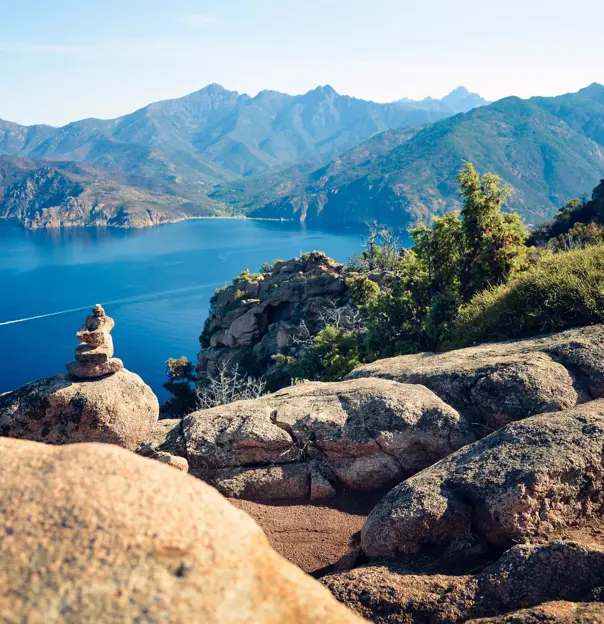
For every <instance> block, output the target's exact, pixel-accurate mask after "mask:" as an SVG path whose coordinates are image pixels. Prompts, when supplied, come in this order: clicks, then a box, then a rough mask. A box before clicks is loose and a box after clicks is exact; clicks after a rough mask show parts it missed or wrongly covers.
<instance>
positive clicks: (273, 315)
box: [197, 251, 349, 375]
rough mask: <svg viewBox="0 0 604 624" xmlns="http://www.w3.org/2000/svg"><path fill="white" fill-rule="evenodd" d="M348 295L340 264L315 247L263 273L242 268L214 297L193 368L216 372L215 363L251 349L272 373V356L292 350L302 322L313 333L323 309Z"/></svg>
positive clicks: (339, 303)
mask: <svg viewBox="0 0 604 624" xmlns="http://www.w3.org/2000/svg"><path fill="white" fill-rule="evenodd" d="M348 300H349V293H348V290H347V287H346V283H345V269H344V266H343V265H342V264H338V263H337V262H335V261H334V260H332V259H331V258H329V257H327V256H326V255H325V254H324V253H321V252H318V251H313V252H312V253H308V254H304V255H303V256H302V257H301V258H294V259H292V260H289V261H287V262H285V261H281V260H279V261H275V263H274V265H273V266H272V267H271V268H270V271H267V272H265V273H264V274H253V273H249V271H245V272H244V273H242V274H241V275H240V276H239V277H237V278H235V279H234V280H233V284H232V285H231V286H228V287H226V288H224V289H221V290H219V291H216V294H215V295H214V297H213V298H212V302H211V305H212V309H211V312H210V316H209V317H208V319H207V321H206V323H205V327H204V330H203V334H202V336H201V343H202V346H203V349H202V351H201V352H200V354H199V358H198V365H197V369H198V371H199V372H201V373H202V374H203V373H205V372H209V373H214V372H216V369H217V365H218V364H219V363H221V362H225V363H228V362H231V361H237V360H238V359H239V358H240V357H241V356H243V355H247V357H248V359H249V355H250V354H251V355H252V356H253V358H254V360H255V362H256V365H257V366H258V368H259V369H260V370H262V371H263V374H265V375H266V374H267V373H268V374H270V371H271V369H272V368H273V366H274V362H273V360H272V359H271V358H272V356H273V355H275V354H277V353H281V352H282V351H284V350H287V351H290V352H293V351H295V350H296V343H295V341H294V336H295V335H296V334H297V333H298V332H299V330H300V323H301V322H302V321H303V322H304V327H305V328H306V330H307V331H308V335H313V334H315V333H316V332H317V331H318V330H319V328H320V327H322V326H323V323H322V321H321V314H322V313H323V312H324V311H325V310H326V309H332V308H339V307H341V306H344V305H346V303H347V302H348Z"/></svg>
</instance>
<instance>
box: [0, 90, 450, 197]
mask: <svg viewBox="0 0 604 624" xmlns="http://www.w3.org/2000/svg"><path fill="white" fill-rule="evenodd" d="M434 102H440V101H438V100H435V101H431V103H430V105H428V104H426V105H422V104H421V103H417V102H416V103H413V104H406V103H396V102H395V103H390V104H378V103H375V102H369V101H364V100H359V99H356V98H352V97H348V96H343V95H339V94H338V93H336V92H335V91H334V90H333V89H332V88H331V87H329V86H326V87H318V88H317V89H314V90H312V91H310V92H308V93H306V94H304V95H300V96H291V95H286V94H283V93H278V92H275V91H262V92H261V93H259V94H258V95H257V96H255V97H253V98H252V97H249V96H248V95H240V94H239V93H237V92H234V91H227V90H226V89H224V88H222V87H221V86H219V85H210V86H208V87H206V88H204V89H202V90H200V91H198V92H196V93H192V94H191V95H188V96H186V97H183V98H180V99H176V100H167V101H164V102H157V103H155V104H151V105H149V106H147V107H145V108H143V109H140V110H138V111H136V112H134V113H132V114H130V115H125V116H124V117H119V118H117V119H112V120H101V119H84V120H82V121H78V122H74V123H71V124H69V125H67V126H64V127H62V128H52V127H50V126H32V127H24V126H20V125H18V124H14V123H11V122H4V121H0V154H6V155H12V156H24V157H28V158H33V159H37V160H47V161H65V160H68V161H75V162H80V163H85V164H87V165H90V166H93V167H96V168H100V169H107V170H111V171H119V172H122V173H125V174H126V175H127V178H126V181H127V182H128V183H129V184H136V185H138V186H145V187H148V188H150V189H153V190H155V191H161V192H169V193H177V194H181V195H185V196H188V197H190V196H192V195H195V194H199V193H206V192H208V190H209V188H210V186H211V185H214V184H215V183H217V182H225V181H226V182H228V181H232V180H236V179H238V178H240V177H245V176H252V175H257V174H262V173H267V172H271V171H276V170H280V169H285V168H287V167H289V166H292V165H296V164H299V163H302V162H314V163H315V166H319V165H320V164H325V163H327V162H329V161H330V160H332V159H333V158H335V157H336V156H337V155H338V154H340V153H342V152H345V151H346V150H349V149H351V148H352V147H354V146H355V145H357V144H358V143H360V142H362V141H364V140H366V139H368V138H370V137H372V136H375V135H376V134H379V133H380V132H383V131H385V130H388V129H391V128H399V127H403V126H413V125H418V124H425V123H429V122H432V121H437V120H439V119H443V118H444V117H447V116H449V115H451V114H453V110H454V109H453V108H451V107H450V106H448V105H446V104H442V105H439V106H435V105H434Z"/></svg>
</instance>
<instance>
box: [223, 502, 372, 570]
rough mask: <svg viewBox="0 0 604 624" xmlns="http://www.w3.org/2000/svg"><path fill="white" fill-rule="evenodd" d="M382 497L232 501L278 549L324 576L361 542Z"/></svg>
mask: <svg viewBox="0 0 604 624" xmlns="http://www.w3.org/2000/svg"><path fill="white" fill-rule="evenodd" d="M379 498H380V495H376V496H373V497H360V496H355V497H349V498H340V499H338V500H336V501H334V502H332V503H330V504H329V505H326V504H306V505H286V504H283V505H263V504H261V503H252V502H250V501H244V500H235V499H231V501H230V502H231V503H233V505H235V506H236V507H238V508H239V509H241V510H243V511H245V512H246V513H248V514H249V515H250V516H252V518H254V520H256V522H257V523H258V524H259V525H260V526H261V527H262V528H263V529H264V532H265V533H266V535H267V537H268V539H269V541H270V543H271V545H272V546H273V548H274V549H275V550H276V551H277V552H279V553H281V554H282V555H283V556H284V557H285V558H286V559H288V560H289V561H291V562H292V563H295V564H296V565H297V566H299V567H300V568H302V569H303V570H304V571H305V572H309V573H313V575H315V576H321V575H322V574H323V573H326V572H328V571H330V569H331V567H332V566H333V565H334V564H336V563H337V562H338V561H339V560H341V559H342V558H343V557H345V556H346V555H347V554H349V553H351V551H353V550H354V548H355V547H356V546H357V545H358V543H359V535H358V533H359V531H360V530H361V527H362V526H363V523H364V522H365V518H366V517H367V515H368V513H369V512H370V511H371V509H372V508H373V506H374V505H375V503H376V502H377V501H378V500H379ZM354 558H355V557H354V556H353V559H354Z"/></svg>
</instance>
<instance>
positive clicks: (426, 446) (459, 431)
mask: <svg viewBox="0 0 604 624" xmlns="http://www.w3.org/2000/svg"><path fill="white" fill-rule="evenodd" d="M182 425H183V433H184V440H185V445H186V452H187V457H188V459H189V462H190V468H191V472H192V473H193V474H195V475H196V476H199V477H201V478H203V479H206V480H208V481H210V482H211V483H212V484H214V485H215V486H216V487H217V488H218V489H219V490H220V491H221V492H223V493H224V494H225V495H227V496H230V497H235V498H246V499H251V500H264V501H266V500H278V499H288V500H301V499H302V500H303V499H320V498H329V497H331V496H333V495H334V494H335V491H336V489H337V488H338V487H343V488H345V489H347V490H353V491H361V492H372V491H376V490H381V489H383V488H386V487H389V486H392V485H393V484H395V483H398V482H400V481H401V480H402V479H404V478H406V477H407V476H409V475H411V474H414V473H416V472H418V471H419V470H421V469H422V468H425V467H426V466H429V465H431V464H433V463H434V462H436V461H438V460H439V459H441V458H442V457H445V456H446V455H448V454H449V453H451V452H453V451H454V450H456V449H458V448H459V447H461V446H463V445H464V444H467V443H469V442H471V441H472V440H473V437H472V434H471V433H470V431H469V427H468V426H467V425H466V424H465V423H464V422H463V421H462V419H461V418H460V416H459V414H458V413H457V412H456V411H455V410H454V409H453V408H451V407H449V406H448V405H446V404H445V403H443V402H442V401H441V400H440V399H439V398H438V397H436V396H435V395H434V394H433V393H432V392H430V391H429V390H427V389H426V388H424V387H423V386H419V385H404V384H399V383H396V382H392V381H386V380H379V379H360V380H356V381H345V382H341V383H320V382H316V383H305V384H300V385H297V386H293V387H290V388H286V389H284V390H281V391H279V392H277V393H275V394H272V395H267V396H265V397H262V398H260V399H254V400H250V401H239V402H236V403H231V404H229V405H224V406H221V407H216V408H212V409H208V410H201V411H199V412H194V413H193V414H190V415H189V416H187V417H185V419H184V420H183V423H182Z"/></svg>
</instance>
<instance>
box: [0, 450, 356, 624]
mask: <svg viewBox="0 0 604 624" xmlns="http://www.w3.org/2000/svg"><path fill="white" fill-rule="evenodd" d="M0 472H1V474H2V479H0V501H2V502H1V504H0V527H2V528H1V529H0V552H2V566H0V587H2V591H0V619H2V620H3V621H7V622H23V621H39V622H48V623H52V622H68V623H74V624H75V623H79V622H101V621H103V622H158V623H159V622H175V623H177V622H183V623H184V622H206V623H208V624H212V623H216V624H218V623H220V624H235V623H239V622H257V623H266V624H269V623H270V624H276V623H279V622H283V623H284V624H285V623H287V624H290V623H299V624H301V623H305V622H308V623H309V624H310V623H311V622H325V623H332V624H336V623H338V624H340V623H345V622H350V623H352V622H360V619H359V618H358V617H357V616H355V615H354V614H352V613H351V612H349V611H347V610H346V609H345V608H344V607H343V606H341V605H339V604H338V603H337V602H336V601H335V599H333V598H332V597H331V596H330V595H329V592H328V591H327V590H326V589H324V588H322V587H321V586H320V584H319V583H317V582H316V581H314V580H312V579H311V578H310V577H308V576H306V575H305V574H304V573H303V572H301V571H300V570H299V569H298V568H296V567H295V566H294V565H292V564H290V563H288V562H286V561H285V560H284V559H283V558H282V557H281V556H280V555H277V554H276V553H275V552H274V551H273V550H272V549H271V548H270V546H269V545H268V542H267V539H266V537H265V535H264V533H263V532H262V530H261V529H260V528H259V527H258V525H257V524H256V523H255V522H254V521H253V520H251V518H249V516H247V515H246V514H244V513H243V512H241V511H239V510H237V509H235V508H234V507H232V506H231V505H229V504H228V503H227V502H226V501H225V500H224V499H223V498H222V496H220V494H218V493H217V492H216V491H215V490H214V489H213V488H211V487H209V486H207V485H206V484H204V483H202V482H201V481H199V480H198V479H194V478H192V477H189V476H187V475H184V474H182V473H179V472H177V471H176V470H173V469H171V468H168V467H166V466H162V465H161V464H159V463H157V462H152V461H149V460H147V459H144V458H141V457H137V456H136V455H135V454H133V453H128V452H126V451H124V450H122V449H119V448H118V447H115V446H109V445H102V444H77V445H69V446H61V447H57V446H46V445H42V444H38V443H34V442H26V441H21V440H12V439H7V438H5V439H0Z"/></svg>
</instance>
